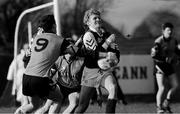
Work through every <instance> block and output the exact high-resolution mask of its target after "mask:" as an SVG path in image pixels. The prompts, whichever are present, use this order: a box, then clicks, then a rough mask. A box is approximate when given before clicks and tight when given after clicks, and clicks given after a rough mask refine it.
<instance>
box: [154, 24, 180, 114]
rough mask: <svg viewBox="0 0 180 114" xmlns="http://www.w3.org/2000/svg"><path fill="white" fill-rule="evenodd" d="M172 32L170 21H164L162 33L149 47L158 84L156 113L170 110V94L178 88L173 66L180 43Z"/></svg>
mask: <svg viewBox="0 0 180 114" xmlns="http://www.w3.org/2000/svg"><path fill="white" fill-rule="evenodd" d="M172 33H173V25H172V23H169V22H167V23H164V24H163V25H162V35H161V36H160V37H158V38H157V39H156V40H155V42H154V46H153V48H152V49H151V56H152V58H153V59H154V61H155V75H156V81H157V85H158V91H157V94H156V105H157V113H164V112H172V111H171V108H170V105H169V104H170V101H171V99H172V95H173V94H174V92H175V91H176V90H177V88H178V79H177V75H176V74H175V67H176V65H177V63H178V56H177V55H180V45H178V42H177V40H176V39H175V38H174V37H173V36H172ZM168 83H169V84H170V85H171V88H170V89H168V87H167V84H168ZM166 89H168V92H167V94H166V93H165V90H166ZM163 96H165V99H163Z"/></svg>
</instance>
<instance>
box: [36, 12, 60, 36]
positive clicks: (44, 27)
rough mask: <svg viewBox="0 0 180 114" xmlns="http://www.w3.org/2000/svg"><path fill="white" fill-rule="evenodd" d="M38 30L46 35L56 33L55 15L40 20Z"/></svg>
mask: <svg viewBox="0 0 180 114" xmlns="http://www.w3.org/2000/svg"><path fill="white" fill-rule="evenodd" d="M38 27H39V28H38V30H39V31H40V32H46V33H56V23H55V19H54V15H45V16H43V17H42V18H41V19H40V20H39V24H38Z"/></svg>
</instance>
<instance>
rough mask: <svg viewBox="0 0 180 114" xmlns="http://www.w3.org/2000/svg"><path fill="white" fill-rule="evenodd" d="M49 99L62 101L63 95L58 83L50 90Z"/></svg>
mask: <svg viewBox="0 0 180 114" xmlns="http://www.w3.org/2000/svg"><path fill="white" fill-rule="evenodd" d="M48 99H50V100H52V101H56V102H60V101H62V99H63V95H62V92H61V90H60V88H59V86H58V85H55V87H53V88H51V89H50V90H49V95H48Z"/></svg>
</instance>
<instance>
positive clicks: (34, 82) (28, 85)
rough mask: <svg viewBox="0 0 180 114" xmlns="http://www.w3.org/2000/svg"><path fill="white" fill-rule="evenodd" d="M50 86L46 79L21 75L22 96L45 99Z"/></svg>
mask: <svg viewBox="0 0 180 114" xmlns="http://www.w3.org/2000/svg"><path fill="white" fill-rule="evenodd" d="M50 89H51V86H50V85H49V78H48V77H37V76H30V75H26V74H24V75H23V94H24V95H26V96H39V97H41V98H45V97H47V96H48V94H49V90H50Z"/></svg>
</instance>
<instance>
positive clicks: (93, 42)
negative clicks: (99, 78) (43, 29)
mask: <svg viewBox="0 0 180 114" xmlns="http://www.w3.org/2000/svg"><path fill="white" fill-rule="evenodd" d="M109 35H110V34H108V33H106V32H105V33H103V34H102V35H99V34H98V33H97V32H94V31H92V30H88V31H87V32H86V33H85V34H84V37H83V44H84V46H85V50H86V51H85V61H84V62H85V63H84V64H85V66H86V67H88V68H99V67H98V64H97V63H98V62H97V61H98V60H99V52H109V51H111V52H115V53H116V55H117V57H118V58H119V56H120V52H119V50H118V48H117V45H114V44H115V43H113V44H112V45H110V46H109V47H108V49H107V50H105V49H104V48H103V47H102V45H103V43H104V42H105V40H106V39H107V38H108V37H109Z"/></svg>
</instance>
